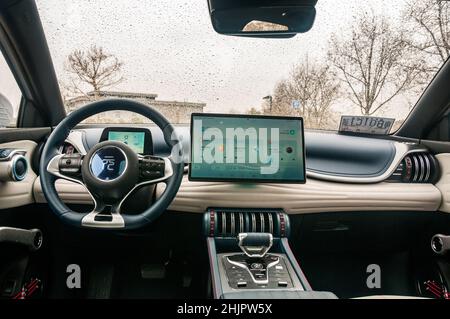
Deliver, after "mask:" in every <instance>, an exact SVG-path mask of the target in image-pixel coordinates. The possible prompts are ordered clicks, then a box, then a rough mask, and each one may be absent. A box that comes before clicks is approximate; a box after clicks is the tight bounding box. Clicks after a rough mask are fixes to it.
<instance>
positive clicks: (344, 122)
mask: <svg viewBox="0 0 450 319" xmlns="http://www.w3.org/2000/svg"><path fill="white" fill-rule="evenodd" d="M394 121H395V119H390V118H385V117H373V116H347V115H344V116H342V117H341V124H340V126H339V132H353V133H364V134H378V135H387V134H389V132H390V131H391V128H392V125H394Z"/></svg>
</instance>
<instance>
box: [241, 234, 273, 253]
mask: <svg viewBox="0 0 450 319" xmlns="http://www.w3.org/2000/svg"><path fill="white" fill-rule="evenodd" d="M237 238H238V241H239V247H240V248H241V250H242V251H243V252H244V254H246V255H247V256H248V257H253V258H262V257H264V256H265V255H266V253H267V252H268V251H269V250H270V248H271V247H272V244H273V236H272V234H270V233H239V235H238V237H237Z"/></svg>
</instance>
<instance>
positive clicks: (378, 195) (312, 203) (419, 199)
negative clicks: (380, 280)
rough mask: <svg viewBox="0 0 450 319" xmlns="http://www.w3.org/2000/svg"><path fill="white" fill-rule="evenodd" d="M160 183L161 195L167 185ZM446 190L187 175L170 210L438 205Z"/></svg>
mask: <svg viewBox="0 0 450 319" xmlns="http://www.w3.org/2000/svg"><path fill="white" fill-rule="evenodd" d="M162 186H163V185H161V184H159V185H158V189H157V192H158V195H159V194H161V192H162V191H163V189H164V187H162ZM440 202H441V193H440V192H439V190H438V189H437V188H436V187H435V186H434V185H432V184H396V183H378V184H341V183H333V182H324V181H318V180H313V179H309V180H308V181H307V183H306V184H252V185H250V184H249V185H245V184H233V183H208V182H190V181H188V180H187V178H184V180H183V182H182V185H181V187H180V189H179V191H178V194H177V197H176V198H175V199H174V201H173V202H172V205H171V206H170V209H171V210H175V211H184V212H197V213H201V212H204V211H205V210H206V208H208V207H242V208H249V207H262V208H264V207H271V208H283V209H284V210H285V211H286V212H287V213H288V214H305V213H322V212H339V211H381V210H383V211H394V210H395V211H400V210H402V211H435V210H436V209H437V208H438V207H439V205H440Z"/></svg>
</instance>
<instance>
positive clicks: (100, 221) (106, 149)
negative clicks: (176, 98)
mask: <svg viewBox="0 0 450 319" xmlns="http://www.w3.org/2000/svg"><path fill="white" fill-rule="evenodd" d="M116 110H121V111H131V112H135V113H138V114H141V115H143V116H145V117H146V118H148V119H150V120H151V121H153V122H154V123H155V124H156V125H157V126H158V127H159V128H160V129H161V130H162V132H163V134H164V140H165V141H166V143H167V144H168V145H169V146H171V148H172V154H171V155H170V156H168V157H157V156H141V155H138V154H136V153H135V152H134V151H133V150H132V149H131V148H130V147H129V146H128V145H126V144H125V143H122V142H117V141H105V142H101V143H98V144H96V145H95V146H94V147H93V148H92V149H90V150H89V152H88V153H87V154H86V155H84V156H82V155H80V154H78V155H65V154H61V153H60V152H59V147H60V146H61V145H62V144H63V143H64V141H65V139H66V138H67V136H68V135H69V133H70V131H71V130H72V129H73V128H74V127H75V126H76V125H77V124H78V123H80V122H81V121H83V120H85V119H86V118H88V117H90V116H92V115H95V114H98V113H101V112H106V111H116ZM174 151H175V152H174ZM39 171H40V181H41V185H42V191H43V193H44V195H45V198H46V199H47V202H48V204H49V206H50V208H51V209H52V211H53V212H54V213H55V214H56V215H57V216H58V217H59V218H60V219H61V220H62V221H63V222H65V223H67V224H69V225H73V226H77V227H91V228H112V229H117V228H119V229H136V228H140V227H143V226H145V225H147V224H149V223H151V222H152V221H154V220H155V219H156V218H158V217H159V216H160V215H161V214H162V213H163V212H164V211H165V210H166V209H167V207H168V206H169V205H170V203H171V202H172V200H173V199H174V197H175V195H176V194H177V191H178V188H179V187H180V184H181V181H182V179H183V172H184V163H183V151H182V145H181V139H180V137H179V136H178V135H177V134H176V132H175V130H174V127H173V126H172V124H170V123H169V121H168V120H167V119H166V118H165V117H164V116H163V115H162V114H161V113H159V112H158V111H156V110H155V109H153V108H152V107H150V106H148V105H145V104H142V103H139V102H135V101H131V100H125V99H108V100H102V101H98V102H93V103H90V104H88V105H86V106H84V107H82V108H80V109H78V110H76V111H74V112H72V113H70V114H69V115H68V116H67V117H66V118H65V119H64V120H63V121H62V122H61V123H59V125H58V126H57V127H56V128H55V129H54V131H53V132H52V133H51V134H50V136H49V138H48V140H47V142H46V144H45V147H44V149H43V151H42V155H41V161H40V164H39ZM59 178H62V179H66V180H69V181H72V182H75V183H78V184H81V185H83V186H84V187H86V189H87V190H88V192H89V194H90V195H91V197H92V199H93V202H94V204H95V207H94V209H93V210H92V211H91V212H86V213H78V212H74V211H72V210H71V209H69V208H68V207H67V206H66V205H65V204H64V203H63V202H62V201H61V199H60V198H59V196H58V193H57V191H56V189H55V181H56V180H57V179H59ZM160 182H163V183H165V184H166V188H165V190H164V192H163V194H162V195H161V196H160V197H159V198H157V199H156V201H155V202H154V203H153V204H152V205H151V207H149V208H148V209H147V210H145V211H144V212H142V213H139V214H130V213H129V214H125V213H122V212H121V207H122V204H123V203H124V201H125V199H126V198H127V197H128V196H129V195H131V194H132V193H133V192H134V191H135V190H137V189H138V188H140V187H141V186H144V185H150V184H156V183H160ZM149 196H151V195H150V194H149Z"/></svg>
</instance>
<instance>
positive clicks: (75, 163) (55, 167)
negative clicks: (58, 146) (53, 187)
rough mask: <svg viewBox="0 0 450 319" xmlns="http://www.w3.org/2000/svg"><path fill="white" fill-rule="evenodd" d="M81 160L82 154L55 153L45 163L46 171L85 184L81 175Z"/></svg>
mask: <svg viewBox="0 0 450 319" xmlns="http://www.w3.org/2000/svg"><path fill="white" fill-rule="evenodd" d="M82 162H83V156H82V155H81V154H71V155H66V154H57V155H55V156H54V157H53V158H52V159H50V161H49V163H48V165H47V172H49V173H50V174H52V175H53V176H55V177H57V178H61V179H65V180H68V181H71V182H75V183H78V184H81V185H83V186H85V185H84V183H83V178H82V176H81V164H82Z"/></svg>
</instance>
